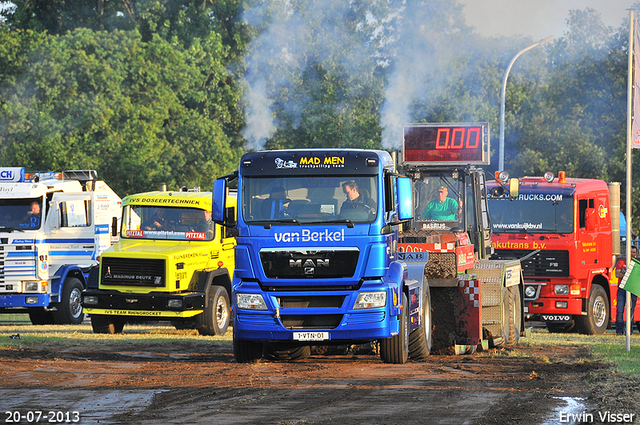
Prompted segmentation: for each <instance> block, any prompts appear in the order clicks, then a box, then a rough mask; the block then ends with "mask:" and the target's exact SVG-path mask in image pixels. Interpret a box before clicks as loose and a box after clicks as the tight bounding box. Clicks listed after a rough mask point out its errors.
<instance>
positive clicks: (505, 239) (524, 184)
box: [488, 172, 620, 335]
mask: <svg viewBox="0 0 640 425" xmlns="http://www.w3.org/2000/svg"><path fill="white" fill-rule="evenodd" d="M519 181H520V194H519V196H518V197H516V198H514V199H504V198H497V197H493V196H491V198H490V200H489V205H490V213H491V214H490V215H491V223H492V227H493V240H492V245H493V247H494V249H495V256H494V258H501V259H507V258H521V259H522V260H521V261H522V271H523V275H524V277H525V302H526V313H527V315H528V317H529V318H530V319H531V320H540V321H542V322H544V323H545V324H546V326H547V328H548V329H549V330H550V331H553V332H562V331H571V330H577V331H579V332H581V333H585V334H592V335H593V334H602V333H603V332H604V331H605V330H606V328H607V327H608V326H609V323H610V318H611V311H612V308H613V307H614V305H613V302H614V301H613V300H615V298H616V296H615V294H616V291H617V284H614V283H613V279H612V278H613V266H614V262H615V255H616V254H619V253H620V251H619V247H620V236H619V235H620V233H619V228H617V229H614V226H613V225H612V223H613V220H612V217H616V218H617V217H618V216H619V213H620V209H619V208H620V207H619V205H620V204H619V199H620V195H619V184H618V183H612V184H607V183H606V182H604V181H602V180H597V179H582V178H570V177H567V176H566V175H565V173H564V172H559V173H558V176H557V177H555V176H554V175H553V174H552V173H547V174H546V175H545V176H539V177H533V176H532V177H523V178H520V179H519ZM488 187H489V193H490V194H493V193H495V192H496V191H495V190H496V189H497V188H499V187H500V182H499V181H493V182H490V183H489V185H488ZM613 198H615V199H617V200H618V201H617V202H615V203H614V202H612V201H611V199H613ZM616 226H618V225H616ZM614 230H615V231H614Z"/></svg>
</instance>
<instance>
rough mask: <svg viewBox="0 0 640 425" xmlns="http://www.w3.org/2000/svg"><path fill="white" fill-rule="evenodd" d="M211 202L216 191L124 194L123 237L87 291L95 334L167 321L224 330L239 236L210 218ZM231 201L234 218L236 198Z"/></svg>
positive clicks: (218, 332)
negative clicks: (134, 324)
mask: <svg viewBox="0 0 640 425" xmlns="http://www.w3.org/2000/svg"><path fill="white" fill-rule="evenodd" d="M211 202H212V201H211V192H200V190H199V189H195V190H184V191H164V190H163V191H155V192H146V193H139V194H135V195H130V196H126V197H125V198H124V199H123V201H122V227H121V230H120V240H119V241H118V243H116V244H115V245H114V246H112V247H111V248H110V249H108V250H106V251H105V252H104V253H103V254H102V256H101V258H100V266H99V269H97V270H96V273H95V274H94V276H95V279H94V280H93V281H92V282H91V283H90V285H89V289H88V290H86V291H85V292H84V293H83V298H82V302H83V305H84V307H85V311H86V312H87V313H89V314H90V316H91V324H92V327H93V330H94V332H96V333H120V332H122V330H123V328H124V325H125V324H126V323H127V322H129V323H131V322H136V321H145V320H153V321H157V320H166V321H171V322H172V323H173V324H174V325H175V326H176V328H178V329H188V328H191V329H197V330H198V332H199V333H200V334H202V335H224V334H225V333H226V331H227V327H228V326H229V320H230V302H229V293H230V292H231V277H232V276H233V270H234V247H235V239H234V238H233V234H232V233H231V232H229V231H228V229H225V228H222V227H221V226H219V225H215V224H214V223H213V222H212V220H211ZM226 204H227V206H228V213H229V214H230V215H231V216H232V217H233V216H235V208H236V198H235V197H234V196H229V197H228V200H227V202H226Z"/></svg>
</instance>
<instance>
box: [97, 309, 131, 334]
mask: <svg viewBox="0 0 640 425" xmlns="http://www.w3.org/2000/svg"><path fill="white" fill-rule="evenodd" d="M124 322H125V320H124V319H123V318H122V317H114V316H105V315H102V314H92V315H91V327H92V328H93V332H94V333H97V334H120V333H122V329H123V328H124Z"/></svg>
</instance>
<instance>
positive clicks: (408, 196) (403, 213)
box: [397, 177, 413, 221]
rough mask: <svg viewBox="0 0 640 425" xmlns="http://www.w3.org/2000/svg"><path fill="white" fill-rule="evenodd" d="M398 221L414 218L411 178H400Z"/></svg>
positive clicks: (398, 185)
mask: <svg viewBox="0 0 640 425" xmlns="http://www.w3.org/2000/svg"><path fill="white" fill-rule="evenodd" d="M397 187H398V220H400V221H406V220H411V219H412V218H413V190H412V187H411V179H410V178H409V177H398V181H397Z"/></svg>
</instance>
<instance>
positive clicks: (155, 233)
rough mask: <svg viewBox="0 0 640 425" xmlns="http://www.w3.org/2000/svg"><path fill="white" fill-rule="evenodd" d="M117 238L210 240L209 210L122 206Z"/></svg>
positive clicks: (211, 223)
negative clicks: (120, 225)
mask: <svg viewBox="0 0 640 425" xmlns="http://www.w3.org/2000/svg"><path fill="white" fill-rule="evenodd" d="M122 219H123V222H122V233H121V237H123V238H129V239H170V240H178V241H210V240H213V237H214V229H215V228H214V224H213V222H212V221H211V212H210V211H204V210H201V209H197V208H176V207H160V206H149V205H126V206H125V207H124V208H123V216H122Z"/></svg>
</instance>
